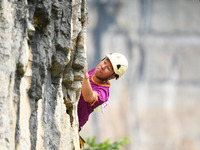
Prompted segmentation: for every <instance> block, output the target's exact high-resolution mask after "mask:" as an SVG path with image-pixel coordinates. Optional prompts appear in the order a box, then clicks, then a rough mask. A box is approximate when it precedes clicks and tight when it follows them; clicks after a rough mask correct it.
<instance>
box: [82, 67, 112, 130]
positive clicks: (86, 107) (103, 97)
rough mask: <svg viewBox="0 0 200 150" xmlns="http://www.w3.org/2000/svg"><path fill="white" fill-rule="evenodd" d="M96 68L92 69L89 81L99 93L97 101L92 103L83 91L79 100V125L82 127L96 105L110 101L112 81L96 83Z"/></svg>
mask: <svg viewBox="0 0 200 150" xmlns="http://www.w3.org/2000/svg"><path fill="white" fill-rule="evenodd" d="M95 69H96V68H94V69H92V70H90V71H89V72H88V74H89V81H90V85H91V87H92V90H93V91H95V92H96V93H97V101H95V102H94V103H92V104H90V103H88V102H86V101H84V99H83V95H82V93H81V96H80V99H79V102H78V119H79V127H82V126H83V125H84V124H85V123H86V122H87V121H88V118H89V115H90V114H91V113H92V112H93V111H94V109H95V108H96V107H98V106H99V105H101V104H103V103H104V102H106V101H108V98H109V87H110V82H109V81H107V84H98V83H96V82H95V81H94V80H93V78H92V76H93V74H94V71H95Z"/></svg>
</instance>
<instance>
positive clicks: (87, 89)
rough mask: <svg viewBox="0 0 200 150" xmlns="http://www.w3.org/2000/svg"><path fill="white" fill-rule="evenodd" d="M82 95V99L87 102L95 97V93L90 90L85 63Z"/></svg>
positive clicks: (92, 100)
mask: <svg viewBox="0 0 200 150" xmlns="http://www.w3.org/2000/svg"><path fill="white" fill-rule="evenodd" d="M82 95H83V98H84V100H85V101H86V102H88V103H93V102H94V101H95V100H96V99H97V94H96V92H94V91H93V90H92V87H91V85H90V81H89V75H88V71H87V65H86V66H85V72H84V79H83V84H82Z"/></svg>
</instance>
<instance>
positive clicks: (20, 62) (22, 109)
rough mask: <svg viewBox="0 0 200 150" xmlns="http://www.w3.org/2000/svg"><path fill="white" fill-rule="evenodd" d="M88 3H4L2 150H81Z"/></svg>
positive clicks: (0, 16) (0, 12) (0, 22)
mask: <svg viewBox="0 0 200 150" xmlns="http://www.w3.org/2000/svg"><path fill="white" fill-rule="evenodd" d="M85 13H86V2H85V1H84V0H83V1H81V0H79V1H73V2H72V1H67V0H59V1H58V0H53V1H48V0H43V1H35V0H28V1H27V0H24V1H17V2H16V1H6V0H2V1H1V2H0V32H1V34H0V68H1V69H0V134H1V136H0V149H5V150H6V149H38V150H39V149H79V141H78V140H79V137H78V119H77V108H76V107H77V101H78V99H79V95H80V89H81V84H82V79H83V75H82V72H83V69H84V64H85V59H86V56H85V26H86V24H85V23H86V21H85V20H84V21H83V20H82V18H83V16H84V14H85Z"/></svg>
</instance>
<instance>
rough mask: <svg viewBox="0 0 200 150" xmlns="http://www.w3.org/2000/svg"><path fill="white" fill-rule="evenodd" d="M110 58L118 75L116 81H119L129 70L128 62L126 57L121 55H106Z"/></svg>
mask: <svg viewBox="0 0 200 150" xmlns="http://www.w3.org/2000/svg"><path fill="white" fill-rule="evenodd" d="M106 57H108V58H109V60H110V62H111V64H112V66H113V69H114V72H115V74H117V75H118V77H116V79H119V78H120V77H121V76H122V75H123V74H124V73H125V72H126V71H127V69H128V61H127V59H126V57H125V56H124V55H122V54H120V53H111V54H109V55H106Z"/></svg>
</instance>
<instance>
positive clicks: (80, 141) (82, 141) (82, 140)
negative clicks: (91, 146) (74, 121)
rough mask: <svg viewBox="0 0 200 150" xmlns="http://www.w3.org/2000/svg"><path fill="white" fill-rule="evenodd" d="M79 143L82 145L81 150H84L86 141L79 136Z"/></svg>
mask: <svg viewBox="0 0 200 150" xmlns="http://www.w3.org/2000/svg"><path fill="white" fill-rule="evenodd" d="M81 129H82V127H79V130H78V131H79V132H80V131H81ZM79 143H80V150H83V148H84V144H85V140H84V139H83V138H82V137H81V136H80V134H79Z"/></svg>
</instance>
